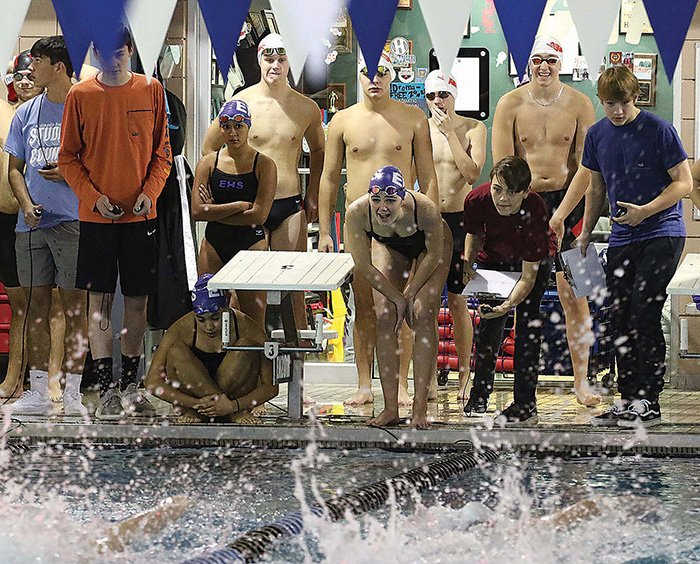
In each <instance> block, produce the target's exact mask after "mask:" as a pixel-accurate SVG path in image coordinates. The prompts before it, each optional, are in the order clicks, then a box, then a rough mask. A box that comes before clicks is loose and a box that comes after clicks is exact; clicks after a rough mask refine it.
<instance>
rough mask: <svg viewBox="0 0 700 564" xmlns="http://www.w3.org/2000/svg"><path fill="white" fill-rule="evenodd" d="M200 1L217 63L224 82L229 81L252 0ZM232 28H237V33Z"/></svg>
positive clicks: (200, 8) (200, 7)
mask: <svg viewBox="0 0 700 564" xmlns="http://www.w3.org/2000/svg"><path fill="white" fill-rule="evenodd" d="M198 3H199V10H200V11H201V12H202V19H204V24H205V25H206V26H207V32H209V39H211V46H212V49H214V54H215V55H216V65H217V67H218V68H219V72H220V73H221V75H222V76H223V77H224V82H228V72H229V70H230V69H231V65H232V64H233V55H234V53H235V52H236V47H238V38H239V36H240V33H239V31H240V30H241V29H243V23H244V22H245V19H246V16H247V15H248V10H249V9H250V0H238V1H236V2H234V1H232V0H229V1H228V2H221V0H198ZM231 30H235V33H232V32H231Z"/></svg>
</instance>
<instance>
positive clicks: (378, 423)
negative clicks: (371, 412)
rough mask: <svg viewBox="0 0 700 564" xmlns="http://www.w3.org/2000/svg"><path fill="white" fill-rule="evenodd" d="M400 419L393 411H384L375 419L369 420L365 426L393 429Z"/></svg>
mask: <svg viewBox="0 0 700 564" xmlns="http://www.w3.org/2000/svg"><path fill="white" fill-rule="evenodd" d="M399 421H401V419H400V418H399V414H398V413H396V412H394V411H387V410H386V409H385V410H384V411H382V412H381V413H380V414H379V415H377V416H376V417H373V418H372V419H369V420H368V421H367V425H369V426H370V427H393V426H395V425H398V424H399Z"/></svg>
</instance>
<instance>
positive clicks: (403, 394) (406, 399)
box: [399, 386, 413, 407]
mask: <svg viewBox="0 0 700 564" xmlns="http://www.w3.org/2000/svg"><path fill="white" fill-rule="evenodd" d="M411 404H413V399H412V398H411V396H409V395H408V387H406V388H404V387H403V386H399V407H409V406H410V405H411Z"/></svg>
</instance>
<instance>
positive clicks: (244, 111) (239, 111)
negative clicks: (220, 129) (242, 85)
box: [219, 100, 251, 127]
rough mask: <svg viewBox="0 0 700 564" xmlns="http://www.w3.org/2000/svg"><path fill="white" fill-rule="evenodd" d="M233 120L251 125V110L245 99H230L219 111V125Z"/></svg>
mask: <svg viewBox="0 0 700 564" xmlns="http://www.w3.org/2000/svg"><path fill="white" fill-rule="evenodd" d="M230 121H232V122H233V123H245V124H246V125H247V126H248V127H250V124H251V121H250V111H249V110H248V104H246V103H245V102H244V101H243V100H229V101H228V102H226V103H225V104H224V105H223V106H222V107H221V111H220V112H219V125H224V124H226V123H229V122H230Z"/></svg>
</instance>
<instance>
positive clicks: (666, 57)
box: [644, 0, 698, 82]
mask: <svg viewBox="0 0 700 564" xmlns="http://www.w3.org/2000/svg"><path fill="white" fill-rule="evenodd" d="M697 3H698V0H673V2H669V1H668V0H644V7H645V8H646V11H647V16H649V23H650V24H651V27H652V28H653V30H654V39H656V45H657V47H658V48H659V55H661V60H662V61H663V62H664V68H665V69H666V76H667V77H668V81H669V82H671V80H673V73H674V72H675V71H676V65H677V64H678V57H680V54H681V49H683V41H684V40H685V36H686V34H687V33H688V28H689V27H690V21H691V20H692V19H693V13H694V12H695V6H696V5H697Z"/></svg>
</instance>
